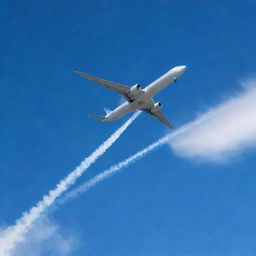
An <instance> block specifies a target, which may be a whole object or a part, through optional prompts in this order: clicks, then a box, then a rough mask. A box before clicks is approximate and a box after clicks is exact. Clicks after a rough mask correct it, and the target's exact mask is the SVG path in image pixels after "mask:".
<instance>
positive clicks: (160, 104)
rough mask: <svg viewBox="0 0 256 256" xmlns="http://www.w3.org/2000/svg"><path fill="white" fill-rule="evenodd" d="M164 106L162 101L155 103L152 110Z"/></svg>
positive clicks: (157, 109) (154, 110)
mask: <svg viewBox="0 0 256 256" xmlns="http://www.w3.org/2000/svg"><path fill="white" fill-rule="evenodd" d="M162 106H163V105H162V103H160V102H157V103H155V104H154V107H153V108H151V111H152V112H157V111H159V110H160V108H161V107H162Z"/></svg>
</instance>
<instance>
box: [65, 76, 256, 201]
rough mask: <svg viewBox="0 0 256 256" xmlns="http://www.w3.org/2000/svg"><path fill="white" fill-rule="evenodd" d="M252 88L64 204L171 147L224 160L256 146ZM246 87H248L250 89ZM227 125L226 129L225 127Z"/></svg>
mask: <svg viewBox="0 0 256 256" xmlns="http://www.w3.org/2000/svg"><path fill="white" fill-rule="evenodd" d="M249 82H250V83H249V86H248V82H247V84H246V85H247V86H248V88H247V89H246V90H245V91H243V92H242V93H240V94H238V95H236V96H235V97H232V98H230V99H228V100H226V101H225V102H222V103H221V104H219V105H217V106H216V107H214V108H212V109H210V110H208V111H207V112H206V113H203V114H201V115H200V116H199V117H198V118H197V119H196V120H194V121H192V122H189V123H188V124H186V125H184V126H182V127H180V128H179V129H177V131H176V132H174V133H171V134H168V135H166V136H164V137H162V138H161V139H159V140H158V141H156V142H154V143H152V144H151V145H149V146H148V147H146V148H144V149H142V150H141V151H139V152H137V153H136V154H135V155H133V156H131V157H129V158H127V159H126V160H124V161H122V162H119V163H118V164H115V165H113V166H112V167H110V168H109V169H107V170H105V171H103V172H101V173H100V174H98V175H97V176H95V177H94V178H92V179H91V180H89V181H88V182H85V183H84V184H83V185H81V186H80V187H78V188H75V189H73V190H72V191H70V192H69V193H67V194H66V195H65V196H64V197H63V198H62V199H61V200H60V203H64V202H66V201H67V200H68V199H71V198H74V197H76V196H77V195H79V194H80V193H82V192H85V191H87V190H88V189H89V188H91V187H93V186H94V185H96V184H97V183H99V182H101V181H103V180H105V179H107V178H108V177H110V176H111V175H113V174H114V173H116V172H118V171H120V170H122V169H123V168H125V167H127V166H128V165H129V164H131V163H133V162H135V161H137V160H139V159H140V158H141V157H143V156H144V155H145V154H147V153H149V152H151V151H153V150H154V149H156V148H157V147H159V146H161V145H163V144H165V143H170V145H171V146H172V147H173V148H174V150H175V151H178V153H179V154H181V155H185V156H186V155H187V156H204V157H208V158H209V157H213V156H215V157H216V156H220V155H221V156H222V158H223V157H224V154H227V153H229V152H233V151H234V150H236V151H237V149H238V148H239V152H241V151H242V149H243V148H248V147H251V146H256V135H255V134H256V133H255V131H256V118H255V115H254V113H255V111H256V103H255V102H256V82H255V80H252V81H249ZM247 86H246V87H247ZM223 124H225V125H223Z"/></svg>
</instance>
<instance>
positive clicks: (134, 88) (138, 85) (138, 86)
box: [130, 84, 141, 92]
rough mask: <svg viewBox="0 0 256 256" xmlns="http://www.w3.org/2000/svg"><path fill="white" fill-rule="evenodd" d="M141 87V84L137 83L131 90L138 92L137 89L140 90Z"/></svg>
mask: <svg viewBox="0 0 256 256" xmlns="http://www.w3.org/2000/svg"><path fill="white" fill-rule="evenodd" d="M140 89H141V86H140V84H135V85H134V86H132V87H131V89H130V91H131V92H136V91H139V90H140Z"/></svg>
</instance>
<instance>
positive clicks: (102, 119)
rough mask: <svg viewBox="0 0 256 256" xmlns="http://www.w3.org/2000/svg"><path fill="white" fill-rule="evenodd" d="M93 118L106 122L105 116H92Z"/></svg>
mask: <svg viewBox="0 0 256 256" xmlns="http://www.w3.org/2000/svg"><path fill="white" fill-rule="evenodd" d="M90 116H91V117H94V118H96V119H99V120H100V121H102V122H104V121H105V119H106V118H105V116H99V115H94V114H91V115H90Z"/></svg>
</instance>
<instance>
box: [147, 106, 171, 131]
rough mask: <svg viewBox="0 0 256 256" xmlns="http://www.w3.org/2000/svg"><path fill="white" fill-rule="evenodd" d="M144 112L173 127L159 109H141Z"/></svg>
mask: <svg viewBox="0 0 256 256" xmlns="http://www.w3.org/2000/svg"><path fill="white" fill-rule="evenodd" d="M143 111H145V112H146V113H148V114H150V115H151V116H153V117H155V118H156V119H158V120H159V121H160V122H162V123H163V124H165V125H166V126H167V127H169V128H173V126H172V124H171V123H170V122H169V121H168V120H167V119H166V117H165V116H164V115H163V113H162V112H161V111H160V110H159V111H156V112H152V111H151V110H150V109H143Z"/></svg>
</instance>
